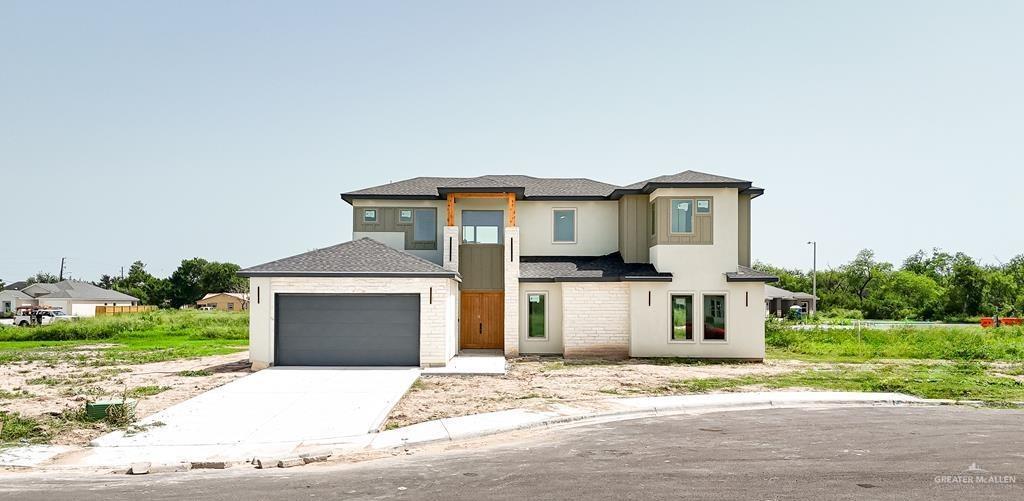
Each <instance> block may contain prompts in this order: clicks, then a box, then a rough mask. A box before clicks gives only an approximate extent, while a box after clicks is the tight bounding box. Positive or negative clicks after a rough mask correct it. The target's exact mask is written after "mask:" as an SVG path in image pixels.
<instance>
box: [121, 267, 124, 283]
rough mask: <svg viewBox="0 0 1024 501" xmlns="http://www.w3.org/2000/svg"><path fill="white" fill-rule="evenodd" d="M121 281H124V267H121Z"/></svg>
mask: <svg viewBox="0 0 1024 501" xmlns="http://www.w3.org/2000/svg"><path fill="white" fill-rule="evenodd" d="M121 280H124V266H122V267H121Z"/></svg>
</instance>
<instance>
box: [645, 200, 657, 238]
mask: <svg viewBox="0 0 1024 501" xmlns="http://www.w3.org/2000/svg"><path fill="white" fill-rule="evenodd" d="M656 205H657V203H656V202H651V205H650V207H648V209H649V210H648V214H647V234H648V235H653V234H654V231H655V228H657V226H655V223H654V216H655V215H656V214H657V213H658V211H657V209H656Z"/></svg>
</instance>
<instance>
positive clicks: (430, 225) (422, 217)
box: [399, 209, 437, 242]
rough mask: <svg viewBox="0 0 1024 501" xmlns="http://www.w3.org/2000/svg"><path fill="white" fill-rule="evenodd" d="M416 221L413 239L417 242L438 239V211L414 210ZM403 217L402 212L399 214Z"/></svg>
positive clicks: (413, 227)
mask: <svg viewBox="0 0 1024 501" xmlns="http://www.w3.org/2000/svg"><path fill="white" fill-rule="evenodd" d="M412 212H414V213H415V214H413V219H414V223H413V226H412V239H413V241H416V242H436V241H437V212H436V211H435V210H434V209H416V210H415V211H412ZM399 219H401V214H399Z"/></svg>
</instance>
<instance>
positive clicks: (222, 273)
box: [25, 257, 249, 308]
mask: <svg viewBox="0 0 1024 501" xmlns="http://www.w3.org/2000/svg"><path fill="white" fill-rule="evenodd" d="M240 269H241V267H239V266H238V265H237V264H234V263H220V262H216V261H207V260H205V259H202V258H198V257H197V258H192V259H186V260H184V261H182V262H181V264H180V265H179V266H178V268H177V269H176V270H174V272H173V273H171V276H169V277H167V278H159V277H155V276H153V275H152V274H150V273H149V272H148V271H146V264H145V263H143V262H142V261H135V262H134V263H132V265H131V266H130V267H129V268H128V273H127V274H126V275H124V276H123V277H121V276H112V275H101V276H100V279H99V280H98V281H96V282H92V284H93V285H96V286H99V287H103V288H104V289H113V290H116V291H118V292H123V293H125V294H128V295H129V296H134V297H137V298H139V300H140V302H141V303H142V304H151V305H156V306H160V307H165V308H178V307H181V306H185V305H192V304H195V302H196V301H199V300H200V299H202V298H203V296H204V295H206V293H209V292H248V291H249V280H247V279H245V278H242V277H239V276H238V275H237V272H238V270H240ZM25 281H26V282H28V283H29V284H33V283H56V282H57V276H56V275H53V274H51V273H45V272H39V273H37V274H35V275H33V276H31V277H29V278H27V279H26V280H25Z"/></svg>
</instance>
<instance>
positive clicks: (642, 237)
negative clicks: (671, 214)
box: [619, 195, 651, 263]
mask: <svg viewBox="0 0 1024 501" xmlns="http://www.w3.org/2000/svg"><path fill="white" fill-rule="evenodd" d="M648 204H650V197H648V196H647V195H625V196H623V197H622V198H620V199H619V253H620V254H621V255H622V260H623V261H625V262H627V263H649V262H650V259H651V258H650V246H649V245H648V241H647V237H648V235H647V229H648V226H647V217H648V213H649V212H650V209H649V207H648Z"/></svg>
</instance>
